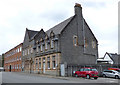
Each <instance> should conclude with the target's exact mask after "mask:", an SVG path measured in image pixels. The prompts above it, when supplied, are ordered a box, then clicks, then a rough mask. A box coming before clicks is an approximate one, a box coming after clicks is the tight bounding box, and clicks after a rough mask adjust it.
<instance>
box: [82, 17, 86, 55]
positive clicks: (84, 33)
mask: <svg viewBox="0 0 120 85" xmlns="http://www.w3.org/2000/svg"><path fill="white" fill-rule="evenodd" d="M82 21H83V40H84V48H83V52H84V53H85V28H84V18H83V20H82Z"/></svg>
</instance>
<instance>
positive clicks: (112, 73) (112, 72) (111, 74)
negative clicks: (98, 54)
mask: <svg viewBox="0 0 120 85" xmlns="http://www.w3.org/2000/svg"><path fill="white" fill-rule="evenodd" d="M102 75H103V77H113V78H115V79H119V78H120V72H118V71H115V70H104V71H103V73H102Z"/></svg>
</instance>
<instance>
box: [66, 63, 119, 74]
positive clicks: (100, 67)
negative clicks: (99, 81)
mask: <svg viewBox="0 0 120 85" xmlns="http://www.w3.org/2000/svg"><path fill="white" fill-rule="evenodd" d="M83 67H92V68H96V69H97V70H98V73H99V74H98V75H99V76H101V73H102V72H103V71H104V70H107V69H108V68H120V65H115V64H112V65H111V64H103V65H102V64H101V65H100V64H95V65H67V67H66V68H65V76H73V75H74V74H73V71H77V70H79V69H80V68H83Z"/></svg>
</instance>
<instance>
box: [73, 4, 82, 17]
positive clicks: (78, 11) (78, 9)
mask: <svg viewBox="0 0 120 85" xmlns="http://www.w3.org/2000/svg"><path fill="white" fill-rule="evenodd" d="M74 8H75V15H77V16H79V17H82V7H81V4H79V3H75V6H74Z"/></svg>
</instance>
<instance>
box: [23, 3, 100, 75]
mask: <svg viewBox="0 0 120 85" xmlns="http://www.w3.org/2000/svg"><path fill="white" fill-rule="evenodd" d="M74 10H75V14H74V15H73V16H72V17H70V18H68V19H66V20H64V21H63V22H61V23H59V24H57V25H55V26H54V27H52V28H50V29H49V30H47V31H44V30H43V29H41V30H40V31H33V30H28V29H26V32H25V37H24V41H23V48H22V64H23V65H22V66H23V69H24V71H25V72H35V73H43V74H52V75H63V76H64V75H65V72H64V71H65V69H64V68H65V67H66V66H67V65H86V64H96V63H97V58H98V41H97V39H96V37H95V36H94V34H93V32H92V31H91V29H90V27H89V26H88V24H87V22H86V21H85V19H84V18H83V15H82V7H81V5H80V4H76V5H75V6H74ZM60 72H61V73H60Z"/></svg>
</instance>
